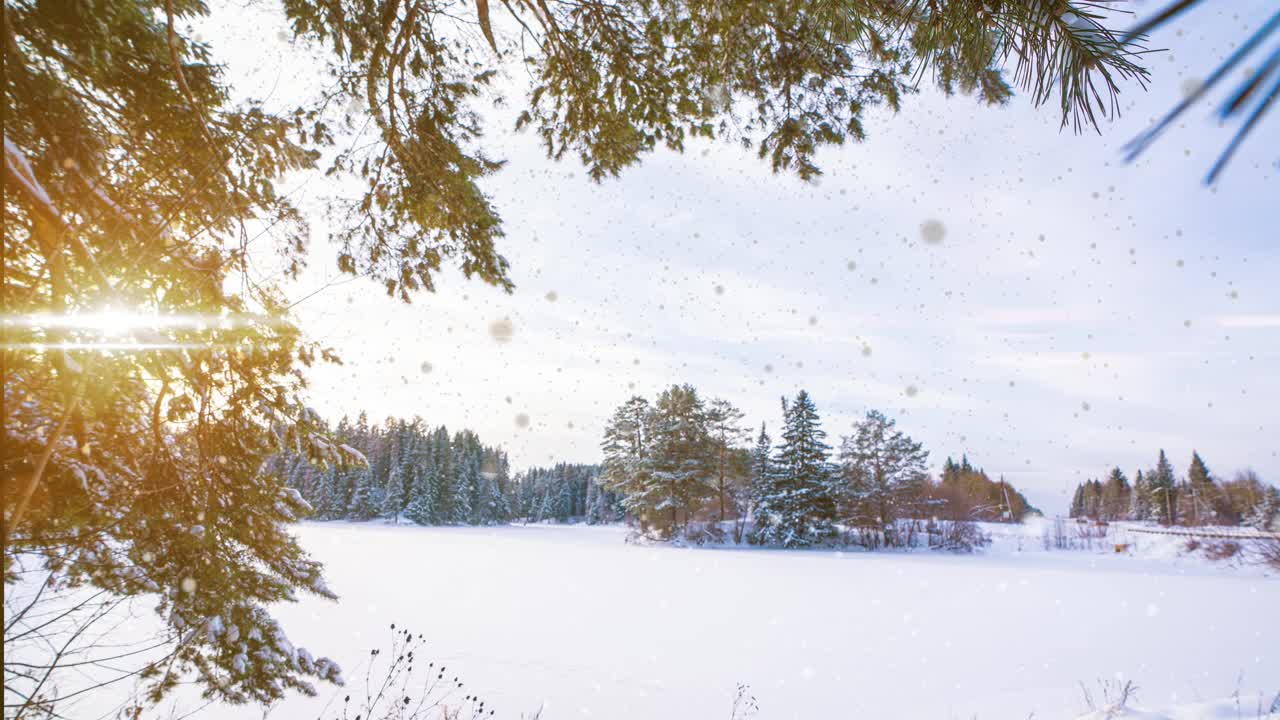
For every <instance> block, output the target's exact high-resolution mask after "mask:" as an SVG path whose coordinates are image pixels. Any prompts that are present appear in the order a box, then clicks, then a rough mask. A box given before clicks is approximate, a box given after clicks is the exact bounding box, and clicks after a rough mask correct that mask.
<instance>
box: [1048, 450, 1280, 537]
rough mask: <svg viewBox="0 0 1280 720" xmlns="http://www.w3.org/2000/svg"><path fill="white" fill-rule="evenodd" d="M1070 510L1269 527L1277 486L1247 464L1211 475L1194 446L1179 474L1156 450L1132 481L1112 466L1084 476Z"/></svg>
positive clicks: (1275, 515) (1279, 502)
mask: <svg viewBox="0 0 1280 720" xmlns="http://www.w3.org/2000/svg"><path fill="white" fill-rule="evenodd" d="M1070 516H1071V517H1073V518H1090V519H1094V520H1106V521H1110V520H1138V521H1154V522H1158V523H1160V524H1162V525H1192V526H1194V525H1247V526H1252V527H1255V528H1258V529H1260V530H1266V529H1274V528H1276V527H1277V524H1278V523H1280V489H1277V488H1276V487H1275V486H1271V485H1267V484H1265V483H1264V482H1263V481H1262V479H1261V478H1259V477H1258V475H1257V473H1255V472H1253V471H1252V470H1243V471H1241V472H1238V473H1236V474H1235V476H1234V477H1232V478H1231V479H1230V480H1226V481H1222V480H1220V479H1218V478H1215V477H1214V476H1213V474H1212V473H1211V472H1210V471H1209V467H1208V466H1207V465H1206V464H1205V462H1204V460H1203V459H1202V458H1201V457H1200V453H1198V452H1192V453H1191V462H1190V463H1189V464H1188V466H1187V474H1186V476H1184V477H1181V478H1179V477H1177V476H1176V475H1175V473H1174V469H1173V464H1172V463H1170V462H1169V458H1168V457H1167V456H1165V452H1164V450H1161V451H1160V454H1159V457H1158V458H1157V460H1156V466H1155V467H1154V468H1150V469H1148V470H1145V471H1143V470H1139V471H1138V472H1137V473H1136V475H1135V476H1134V479H1133V482H1132V483H1130V482H1129V478H1128V477H1126V476H1125V474H1124V471H1123V470H1121V469H1120V468H1118V467H1116V468H1112V470H1111V472H1110V473H1109V474H1108V475H1107V479H1106V480H1105V481H1103V480H1087V481H1085V482H1083V483H1080V484H1079V485H1077V486H1076V491H1075V494H1074V495H1073V496H1072V498H1071V508H1070Z"/></svg>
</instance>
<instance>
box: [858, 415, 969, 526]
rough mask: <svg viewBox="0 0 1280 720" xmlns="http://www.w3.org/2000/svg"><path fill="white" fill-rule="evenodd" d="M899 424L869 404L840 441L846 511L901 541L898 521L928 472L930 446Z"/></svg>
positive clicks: (865, 523) (861, 521) (866, 524)
mask: <svg viewBox="0 0 1280 720" xmlns="http://www.w3.org/2000/svg"><path fill="white" fill-rule="evenodd" d="M895 425H896V424H895V422H894V421H893V420H890V419H889V418H888V417H886V416H885V415H884V414H883V413H881V412H880V411H878V410H871V411H869V412H868V413H867V415H866V417H865V418H864V419H863V420H862V421H860V422H859V423H857V425H856V426H855V427H854V432H853V434H852V435H849V436H847V437H845V438H844V439H843V440H842V441H841V444H840V462H841V474H842V475H843V476H844V480H845V483H846V484H845V487H844V488H843V491H844V492H843V500H844V503H843V506H844V511H843V513H842V514H843V515H844V516H845V518H846V519H847V520H848V522H849V523H850V524H851V525H853V526H856V527H860V528H863V529H865V530H868V531H870V532H873V533H883V537H884V542H885V543H886V544H889V545H896V544H898V540H899V538H898V534H897V533H896V531H895V526H894V522H895V521H896V520H897V519H898V518H899V517H900V516H901V515H902V513H903V511H905V510H906V509H907V508H908V506H909V505H910V504H912V502H913V499H914V496H915V495H917V494H918V493H917V492H916V491H915V486H916V485H917V484H918V483H919V481H920V479H921V478H922V477H925V475H926V470H925V467H926V463H927V462H928V459H929V452H928V451H927V450H925V449H924V448H923V447H922V446H921V444H920V443H918V442H916V441H914V440H912V439H911V438H910V437H908V436H907V435H906V434H905V433H903V432H902V431H900V430H898V429H897V428H896V427H895ZM984 477H985V475H984ZM987 484H990V481H989V480H987ZM871 537H872V538H873V539H872V542H874V541H875V540H874V535H873V536H871Z"/></svg>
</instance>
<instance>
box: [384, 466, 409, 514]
mask: <svg viewBox="0 0 1280 720" xmlns="http://www.w3.org/2000/svg"><path fill="white" fill-rule="evenodd" d="M400 467H401V465H400V462H399V459H398V458H397V459H396V461H395V462H394V463H393V464H392V465H391V473H390V475H388V476H387V486H386V489H385V490H383V493H382V496H383V497H382V507H381V511H380V513H379V514H380V515H381V516H382V517H384V518H386V519H388V520H390V521H391V522H393V523H395V524H397V525H398V524H399V523H400V514H401V513H403V512H404V508H405V499H404V479H403V478H402V476H401V474H400Z"/></svg>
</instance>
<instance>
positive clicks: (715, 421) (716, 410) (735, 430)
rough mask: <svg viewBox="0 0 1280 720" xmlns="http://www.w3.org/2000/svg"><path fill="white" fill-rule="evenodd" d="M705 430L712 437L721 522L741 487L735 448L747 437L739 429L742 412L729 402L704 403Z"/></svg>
mask: <svg viewBox="0 0 1280 720" xmlns="http://www.w3.org/2000/svg"><path fill="white" fill-rule="evenodd" d="M706 412H707V426H708V427H707V430H708V432H709V433H710V435H711V441H712V443H713V451H714V453H715V484H716V487H715V491H716V496H717V497H716V499H717V501H718V503H719V506H718V511H719V514H718V518H719V520H720V522H724V520H725V517H726V514H727V511H728V509H729V507H731V506H732V505H733V504H734V503H733V496H734V495H735V494H738V493H735V490H737V489H739V487H740V485H741V478H740V477H737V476H736V475H737V473H736V472H735V470H736V469H737V466H739V465H740V463H735V459H736V455H737V452H736V451H737V448H738V446H739V445H741V444H742V442H743V441H744V440H745V439H746V438H747V430H746V428H744V427H742V418H743V414H742V411H741V410H739V409H738V408H736V407H734V406H733V405H732V404H731V403H730V402H729V401H727V400H722V399H720V398H716V399H713V400H712V401H711V402H709V403H707V411H706Z"/></svg>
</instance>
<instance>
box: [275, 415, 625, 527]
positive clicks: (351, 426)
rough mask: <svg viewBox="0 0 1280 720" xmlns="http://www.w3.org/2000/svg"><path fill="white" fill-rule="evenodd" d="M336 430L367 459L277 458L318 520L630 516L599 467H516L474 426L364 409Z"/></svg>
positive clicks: (477, 521) (462, 521) (338, 438)
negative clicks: (375, 419)
mask: <svg viewBox="0 0 1280 720" xmlns="http://www.w3.org/2000/svg"><path fill="white" fill-rule="evenodd" d="M333 439H334V442H336V443H339V444H340V445H341V446H343V447H345V448H348V449H350V450H354V451H356V452H358V453H360V454H361V455H363V456H364V459H365V461H366V462H365V463H362V464H354V465H347V466H338V465H332V464H331V465H328V466H323V467H322V466H317V465H315V464H313V463H311V462H309V461H308V460H307V458H306V457H305V456H303V455H301V454H281V455H277V456H276V457H274V458H273V459H272V460H271V463H270V466H269V469H270V470H271V471H272V472H275V473H278V474H279V475H280V476H282V477H283V478H284V479H285V482H286V483H287V485H288V486H289V487H291V488H293V489H294V490H297V491H298V493H299V494H301V496H302V498H303V499H304V500H306V501H307V502H308V503H309V504H310V505H311V507H312V513H313V514H312V517H315V518H317V519H321V520H372V519H375V518H385V519H388V520H391V521H394V522H399V521H400V520H402V519H403V520H406V521H409V522H414V523H417V524H419V525H490V524H494V523H505V522H513V521H528V522H542V521H544V520H555V521H558V522H568V521H570V520H583V521H586V522H591V523H603V522H615V521H618V520H621V519H622V508H621V503H620V499H619V497H618V495H617V493H615V492H612V491H610V490H607V489H605V488H603V487H601V485H600V483H599V480H598V478H599V475H600V468H599V466H596V465H573V464H566V463H561V464H558V465H555V466H554V467H550V468H530V469H528V470H525V471H523V472H521V473H518V474H516V475H514V476H513V475H512V474H511V468H510V462H509V461H508V459H507V454H506V452H504V451H503V450H502V449H501V448H499V447H495V446H489V445H485V444H484V443H483V442H481V440H480V437H479V436H478V435H477V434H476V433H475V432H473V431H471V430H460V431H458V432H455V433H452V434H450V432H449V430H448V429H447V428H446V427H444V426H443V425H441V426H438V427H435V428H431V427H430V426H429V425H428V424H427V423H426V422H425V421H423V420H422V419H421V418H414V419H412V420H403V419H398V418H388V419H387V420H386V422H385V423H383V424H382V425H376V424H374V425H371V424H370V423H369V421H368V418H367V417H366V416H365V415H364V414H363V413H362V414H361V415H360V416H359V417H358V418H356V420H354V421H352V420H351V419H349V418H346V417H344V418H342V420H341V421H339V422H338V424H337V426H336V427H335V428H334V429H333Z"/></svg>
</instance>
